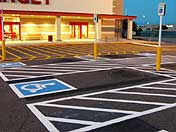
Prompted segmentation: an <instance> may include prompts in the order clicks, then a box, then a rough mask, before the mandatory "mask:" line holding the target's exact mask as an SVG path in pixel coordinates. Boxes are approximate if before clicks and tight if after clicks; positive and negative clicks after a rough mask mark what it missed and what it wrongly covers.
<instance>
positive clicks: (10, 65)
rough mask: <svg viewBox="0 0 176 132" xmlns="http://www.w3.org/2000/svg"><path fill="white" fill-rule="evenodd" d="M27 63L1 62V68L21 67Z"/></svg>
mask: <svg viewBox="0 0 176 132" xmlns="http://www.w3.org/2000/svg"><path fill="white" fill-rule="evenodd" d="M24 65H26V64H24V63H22V62H9V63H0V68H10V67H21V66H24Z"/></svg>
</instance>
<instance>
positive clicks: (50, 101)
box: [35, 87, 133, 105]
mask: <svg viewBox="0 0 176 132" xmlns="http://www.w3.org/2000/svg"><path fill="white" fill-rule="evenodd" d="M130 88H133V87H125V88H117V89H114V90H126V89H130ZM114 90H106V91H100V92H94V93H89V94H83V95H76V96H71V97H66V98H61V99H53V100H48V101H42V102H38V103H35V105H40V104H47V103H52V102H58V101H64V100H69V99H73V98H77V97H78V98H80V97H85V96H91V95H98V94H103V93H108V91H109V92H110V91H114Z"/></svg>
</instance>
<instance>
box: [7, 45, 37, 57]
mask: <svg viewBox="0 0 176 132" xmlns="http://www.w3.org/2000/svg"><path fill="white" fill-rule="evenodd" d="M8 48H10V49H12V50H15V51H17V52H20V53H22V54H24V55H27V56H30V57H31V59H35V58H36V57H35V56H33V55H30V54H27V53H25V52H23V51H21V50H18V49H15V48H14V47H8Z"/></svg>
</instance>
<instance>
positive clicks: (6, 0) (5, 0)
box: [0, 0, 50, 5]
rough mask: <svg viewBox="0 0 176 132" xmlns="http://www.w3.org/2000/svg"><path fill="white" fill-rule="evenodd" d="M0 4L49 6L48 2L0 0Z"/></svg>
mask: <svg viewBox="0 0 176 132" xmlns="http://www.w3.org/2000/svg"><path fill="white" fill-rule="evenodd" d="M0 2H6V3H21V4H34V5H41V4H46V5H49V4H50V0H0Z"/></svg>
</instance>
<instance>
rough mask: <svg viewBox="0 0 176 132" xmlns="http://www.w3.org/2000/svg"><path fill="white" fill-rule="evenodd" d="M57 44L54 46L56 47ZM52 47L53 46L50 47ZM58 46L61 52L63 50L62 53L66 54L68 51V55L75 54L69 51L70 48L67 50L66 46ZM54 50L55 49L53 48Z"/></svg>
mask: <svg viewBox="0 0 176 132" xmlns="http://www.w3.org/2000/svg"><path fill="white" fill-rule="evenodd" d="M57 47H58V46H56V48H57ZM52 48H53V47H52ZM58 48H59V50H60V51H61V52H63V54H68V53H69V55H72V56H74V55H75V54H74V53H70V49H69V50H68V48H67V49H66V47H63V46H60V47H58ZM54 50H55V49H54Z"/></svg>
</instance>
